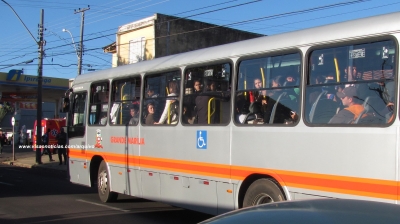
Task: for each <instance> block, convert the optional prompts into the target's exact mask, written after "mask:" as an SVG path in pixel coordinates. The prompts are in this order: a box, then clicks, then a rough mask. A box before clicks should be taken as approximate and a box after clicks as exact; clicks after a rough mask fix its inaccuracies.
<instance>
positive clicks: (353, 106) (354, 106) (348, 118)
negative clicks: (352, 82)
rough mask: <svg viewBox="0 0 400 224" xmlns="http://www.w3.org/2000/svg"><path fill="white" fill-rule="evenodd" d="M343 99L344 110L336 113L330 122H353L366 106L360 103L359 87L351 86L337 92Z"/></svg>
mask: <svg viewBox="0 0 400 224" xmlns="http://www.w3.org/2000/svg"><path fill="white" fill-rule="evenodd" d="M336 95H337V96H338V97H339V98H340V99H341V101H342V104H343V106H344V107H345V108H344V109H343V110H341V111H339V113H337V114H335V115H334V116H333V117H332V119H331V120H330V121H329V123H330V124H351V123H353V122H354V121H355V120H356V119H357V118H358V116H359V115H360V114H361V113H362V112H363V111H364V107H363V106H362V105H361V104H360V98H359V97H358V96H359V95H358V93H357V88H356V87H354V86H349V87H346V88H344V89H343V91H342V92H338V93H337V94H336Z"/></svg>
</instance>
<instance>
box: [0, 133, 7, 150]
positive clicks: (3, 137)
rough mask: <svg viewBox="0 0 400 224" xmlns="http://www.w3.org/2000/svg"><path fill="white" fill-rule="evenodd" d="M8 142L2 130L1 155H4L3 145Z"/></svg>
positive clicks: (0, 136) (0, 135) (0, 134)
mask: <svg viewBox="0 0 400 224" xmlns="http://www.w3.org/2000/svg"><path fill="white" fill-rule="evenodd" d="M5 142H6V136H5V135H4V134H3V131H1V130H0V154H3V145H4V143H5Z"/></svg>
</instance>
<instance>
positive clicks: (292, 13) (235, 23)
mask: <svg viewBox="0 0 400 224" xmlns="http://www.w3.org/2000/svg"><path fill="white" fill-rule="evenodd" d="M366 1H367V0H358V1H351V2H345V3H336V4H331V5H326V6H320V7H315V8H310V9H305V10H298V11H294V12H287V13H281V14H276V15H272V16H265V17H259V18H254V19H251V20H245V21H239V22H234V23H230V24H226V25H217V26H214V27H211V28H217V27H228V26H237V25H241V24H247V23H252V22H258V21H263V20H268V19H274V18H281V17H286V16H291V15H298V14H303V13H309V12H314V11H319V10H325V9H329V8H334V7H341V6H347V5H350V4H356V3H362V2H366ZM192 16H194V15H192ZM211 28H206V29H211ZM202 30H204V29H199V30H193V31H187V32H182V33H177V34H172V35H181V34H185V33H190V32H198V31H202ZM97 33H99V32H97ZM111 35H115V33H112V34H107V35H101V36H99V37H96V38H91V39H87V40H85V42H88V41H91V40H95V39H99V38H103V37H108V36H111ZM170 36H171V35H170ZM164 37H165V36H163V37H158V38H164ZM154 39H155V38H154ZM66 45H70V44H66ZM66 45H60V46H56V47H52V48H49V49H48V50H50V49H56V48H59V47H62V46H66ZM122 45H126V44H119V45H118V46H122ZM102 48H103V47H97V48H92V49H88V51H94V50H100V49H102ZM72 53H73V52H72ZM67 54H71V52H63V53H59V54H55V55H53V56H61V55H67Z"/></svg>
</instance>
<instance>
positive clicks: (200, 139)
mask: <svg viewBox="0 0 400 224" xmlns="http://www.w3.org/2000/svg"><path fill="white" fill-rule="evenodd" d="M196 139H197V141H196V142H197V148H198V149H207V131H205V130H198V131H197V138H196Z"/></svg>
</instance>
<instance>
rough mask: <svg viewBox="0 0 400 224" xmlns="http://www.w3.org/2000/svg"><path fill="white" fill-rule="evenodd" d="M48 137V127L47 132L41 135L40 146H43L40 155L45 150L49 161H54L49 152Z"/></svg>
mask: <svg viewBox="0 0 400 224" xmlns="http://www.w3.org/2000/svg"><path fill="white" fill-rule="evenodd" d="M49 138H50V128H48V129H47V132H46V133H45V134H44V135H43V136H42V146H43V153H42V156H43V154H44V153H45V152H47V154H49V161H50V162H51V161H54V159H53V157H52V156H51V152H50V149H49V147H50V146H49Z"/></svg>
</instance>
